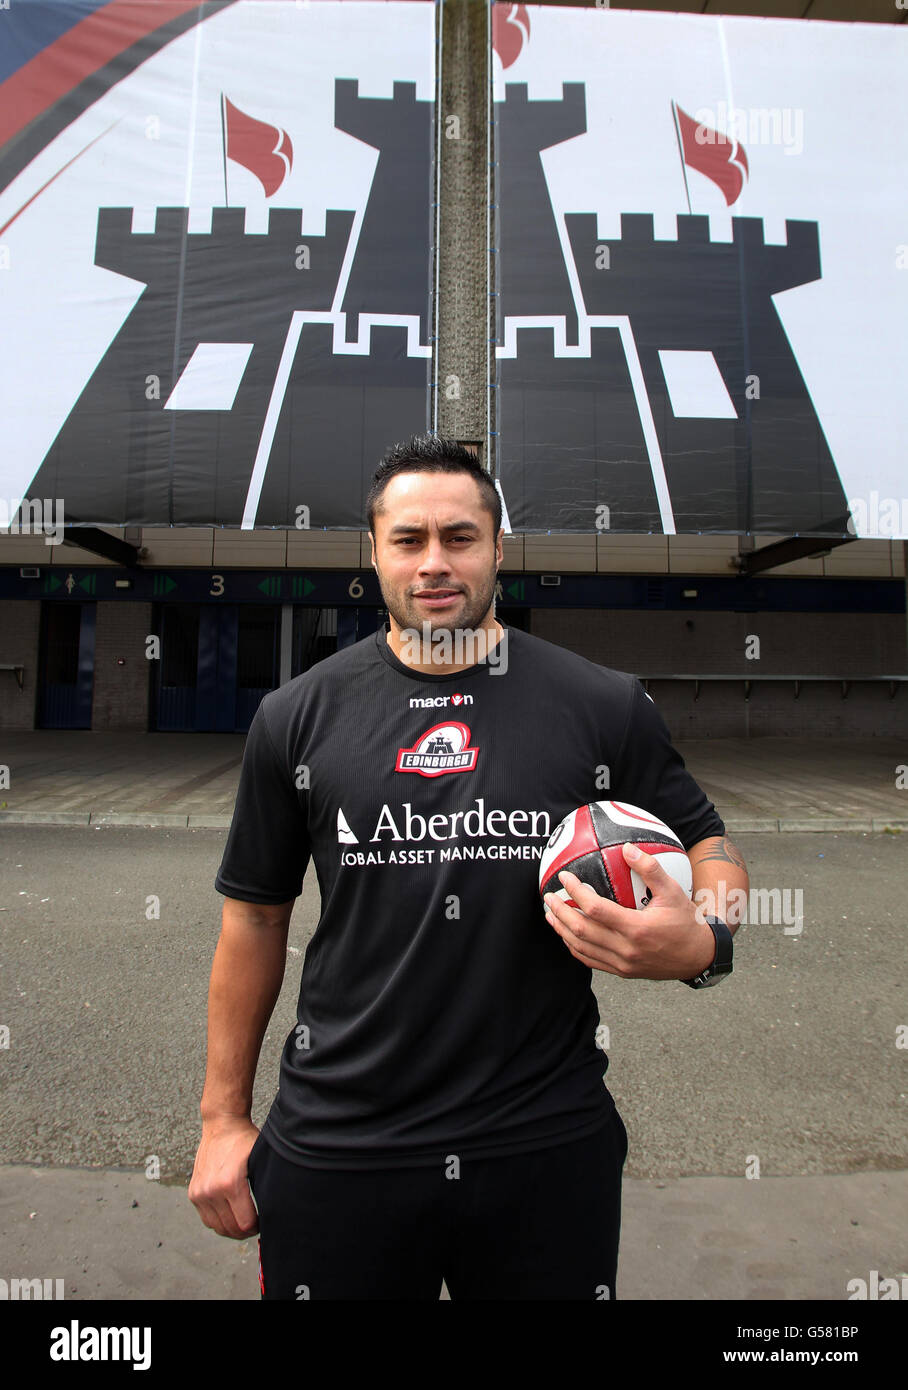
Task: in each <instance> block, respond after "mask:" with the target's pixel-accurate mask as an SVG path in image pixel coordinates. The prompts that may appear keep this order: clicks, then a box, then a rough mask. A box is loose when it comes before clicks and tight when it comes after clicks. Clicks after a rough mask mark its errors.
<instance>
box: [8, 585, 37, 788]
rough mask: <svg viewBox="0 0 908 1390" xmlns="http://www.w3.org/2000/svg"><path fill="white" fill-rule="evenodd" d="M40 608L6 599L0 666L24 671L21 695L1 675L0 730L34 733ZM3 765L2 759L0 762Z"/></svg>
mask: <svg viewBox="0 0 908 1390" xmlns="http://www.w3.org/2000/svg"><path fill="white" fill-rule="evenodd" d="M40 629H41V605H40V604H39V603H32V602H30V601H29V600H27V599H7V600H6V602H5V603H4V604H3V606H2V617H0V664H2V663H14V664H16V665H23V666H24V667H25V676H24V685H23V688H22V690H21V691H20V689H19V687H18V685H17V684H16V677H15V675H14V673H13V672H12V671H0V729H33V728H34V727H35V699H36V696H37V691H38V639H39V634H40ZM0 761H2V758H0Z"/></svg>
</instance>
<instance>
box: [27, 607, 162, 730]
mask: <svg viewBox="0 0 908 1390" xmlns="http://www.w3.org/2000/svg"><path fill="white" fill-rule="evenodd" d="M35 606H36V607H37V605H35ZM150 631H151V604H150V603H99V604H98V609H97V625H96V628H95V687H94V698H93V700H92V711H91V727H92V728H93V729H147V728H148V693H149V688H150V679H151V662H150V661H148V660H147V659H146V656H145V638H146V637H147V635H148V634H149V632H150ZM118 657H124V658H125V662H126V664H125V666H118V665H117V658H118Z"/></svg>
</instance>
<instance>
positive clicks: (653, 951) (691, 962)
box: [545, 844, 716, 980]
mask: <svg viewBox="0 0 908 1390" xmlns="http://www.w3.org/2000/svg"><path fill="white" fill-rule="evenodd" d="M635 854H636V856H637V857H636V858H635V857H634V855H635ZM624 858H625V861H626V862H627V863H628V864H629V865H631V866H632V867H633V869H634V871H635V872H636V873H638V874H639V875H640V877H641V878H642V879H643V880H644V882H645V883H646V886H647V888H648V889H649V890H650V892H651V893H652V899H651V901H650V902H649V904H648V905H647V907H645V908H643V909H642V910H638V909H637V908H632V907H619V906H618V904H617V903H613V902H611V901H610V899H608V898H602V897H600V896H599V894H598V893H597V892H596V890H595V888H591V887H590V886H589V884H587V883H583V882H582V881H581V880H580V879H579V878H578V877H577V875H576V874H572V873H568V872H567V870H565V871H564V873H561V874H559V875H558V877H559V878H560V880H561V882H562V883H563V884H564V887H565V888H566V889H567V890H568V892H569V893H570V895H571V897H572V899H573V900H574V902H575V903H576V904H577V908H573V907H568V906H567V904H566V903H564V902H562V901H561V899H560V898H557V897H555V895H554V894H553V893H546V895H545V903H546V908H547V910H546V920H547V921H548V922H549V923H550V924H551V926H553V927H554V929H555V931H557V933H558V935H559V936H560V937H561V939H562V941H564V943H565V944H566V945H567V947H568V948H569V950H570V952H571V955H572V956H574V957H575V958H576V959H577V960H579V961H580V962H581V964H583V965H588V966H589V967H590V968H591V969H592V970H606V971H608V973H609V974H610V975H620V976H621V977H622V978H623V979H626V980H689V979H692V978H693V977H694V975H698V974H699V973H700V971H701V970H705V969H706V967H707V966H708V965H711V964H712V962H713V960H714V959H715V955H716V940H715V937H714V936H713V933H712V929H711V928H710V926H709V924H708V923H707V922H705V921H704V920H703V917H702V915H701V916H700V917H698V916H697V908H696V905H695V904H694V903H693V902H692V901H691V899H690V898H689V897H688V896H687V894H686V893H685V891H684V889H683V888H682V887H681V885H680V883H677V882H676V881H675V880H674V879H673V878H672V877H671V875H670V874H667V873H666V872H665V870H664V869H663V867H662V865H661V864H660V863H659V861H658V860H657V859H656V858H654V856H653V855H651V854H644V853H643V851H642V850H637V849H636V847H635V846H634V845H630V844H626V845H625V846H624ZM578 908H579V909H580V910H579V911H578Z"/></svg>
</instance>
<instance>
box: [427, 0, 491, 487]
mask: <svg viewBox="0 0 908 1390" xmlns="http://www.w3.org/2000/svg"><path fill="white" fill-rule="evenodd" d="M488 25H489V16H488V7H487V5H486V4H485V2H484V0H444V4H443V5H442V6H441V30H442V33H441V50H440V84H439V97H440V100H439V111H438V146H437V151H436V153H437V162H438V169H437V187H436V197H437V200H438V204H439V207H438V214H439V216H438V229H437V237H438V247H437V251H436V254H437V255H438V256H439V262H438V281H437V296H438V297H437V306H436V308H437V327H436V333H437V335H438V338H437V342H436V370H437V383H438V392H437V414H436V419H435V420H433V422H432V424H433V428H435V429H437V430H438V432H439V433H440V434H444V435H450V436H453V437H454V438H455V439H460V440H463V441H470V442H476V443H479V444H481V446H482V447H481V450H480V457H481V459H482V462H483V463H486V464H487V463H488V456H487V451H486V444H487V433H486V431H487V410H488V397H489V386H488V383H489V357H490V352H491V353H494V345H492V344H490V343H489V342H488V341H487V340H488V338H489V337H491V336H492V334H493V333H494V328H489V329H487V327H486V326H487V324H488V323H489V322H490V317H489V304H490V299H489V284H488V247H489V244H490V243H489V240H488V235H489V233H488V226H487V220H488V201H489V200H488V193H487V189H488V172H489V162H488V161H489V158H490V155H489V149H488V143H489V116H490V112H489V61H490V51H489V34H488ZM493 201H494V199H493ZM491 302H492V303H494V301H491ZM492 368H493V370H494V358H493V359H492ZM492 428H493V429H494V428H495V426H494V424H493V425H492Z"/></svg>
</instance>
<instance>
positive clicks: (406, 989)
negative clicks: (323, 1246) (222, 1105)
mask: <svg viewBox="0 0 908 1390" xmlns="http://www.w3.org/2000/svg"><path fill="white" fill-rule="evenodd" d="M505 633H506V637H505V639H504V640H505V642H506V646H505V647H504V648H503V649H493V650H492V653H491V655H490V657H489V659H488V660H487V661H483V662H479V663H477V664H476V665H473V666H471V667H469V668H468V669H467V670H464V671H459V672H456V673H455V674H453V675H450V674H441V673H440V674H437V675H436V674H434V673H431V672H427V673H423V672H418V671H413V670H411V669H410V668H409V667H408V666H406V665H405V664H404V663H403V662H401V661H399V660H398V658H397V657H396V656H395V655H394V653H393V652H392V651H391V648H390V647H389V646H388V644H387V640H386V629H384V628H380V629H379V630H378V631H377V632H376V633H374V634H372V635H370V636H369V637H366V638H363V640H362V641H360V642H357V643H355V644H354V645H352V646H349V647H346V648H344V649H342V650H341V651H339V652H337V653H336V654H335V655H333V656H330V657H328V658H326V659H325V660H323V661H321V662H319V663H318V664H317V665H316V666H314V667H312V668H311V670H309V671H307V672H306V673H305V674H304V675H302V676H298V677H296V679H294V680H292V681H290V682H288V684H286V685H284V686H282V687H281V688H280V689H278V690H275V691H273V692H271V693H270V694H269V695H266V696H265V698H264V699H263V701H262V703H261V705H260V706H259V709H258V711H257V713H256V715H255V718H254V719H253V721H252V724H251V726H250V729H249V734H248V737H247V742H246V748H245V754H244V757H243V767H242V773H241V776H240V782H239V788H238V791H237V799H236V807H235V810H234V815H233V822H232V824H231V828H230V833H229V836H228V839H227V845H226V848H225V851H224V857H223V860H222V862H221V866H220V870H219V872H218V875H217V878H216V880H215V886H216V888H217V889H218V891H219V892H221V893H223V894H225V895H227V896H228V897H231V898H239V899H243V900H246V901H249V902H257V903H283V902H289V901H290V900H291V899H293V898H295V897H297V896H298V895H299V893H300V892H301V891H302V883H303V875H304V874H305V872H306V868H307V865H308V863H309V860H310V857H311V858H312V859H314V861H315V868H316V873H317V875H318V883H319V888H320V890H321V916H320V918H319V922H318V926H317V928H316V931H315V934H314V936H313V937H312V939H311V941H310V942H309V945H308V947H307V950H306V956H305V962H304V967H303V974H302V981H301V986H300V996H299V1006H298V1014H297V1018H298V1023H297V1026H296V1027H295V1028H294V1029H293V1030H292V1031H291V1033H290V1036H289V1037H288V1039H287V1042H286V1045H285V1047H284V1051H283V1055H282V1058H281V1070H280V1087H279V1091H278V1094H277V1096H276V1098H275V1101H274V1104H273V1106H272V1108H271V1111H270V1113H269V1115H268V1118H267V1120H266V1122H265V1124H264V1126H263V1135H264V1137H265V1138H266V1139H267V1141H268V1142H269V1143H270V1144H271V1145H272V1146H273V1147H274V1148H275V1149H276V1150H277V1151H278V1153H280V1154H282V1155H283V1156H284V1157H286V1158H287V1159H289V1160H291V1161H292V1162H296V1163H299V1164H303V1165H304V1166H312V1167H323V1168H365V1167H402V1166H409V1165H414V1166H424V1165H429V1164H435V1163H438V1162H441V1161H444V1159H445V1156H446V1155H448V1154H451V1153H456V1154H458V1155H472V1156H474V1157H477V1158H478V1157H490V1156H495V1155H503V1154H511V1153H519V1152H523V1151H528V1150H531V1149H539V1148H545V1147H547V1146H548V1145H550V1144H557V1143H566V1142H569V1141H570V1140H572V1139H579V1138H581V1137H583V1136H584V1135H586V1134H589V1133H592V1132H593V1131H594V1130H595V1129H598V1128H599V1127H600V1126H601V1125H602V1124H603V1123H604V1122H605V1120H606V1119H607V1118H608V1116H609V1114H610V1113H611V1110H612V1108H613V1105H614V1102H613V1100H612V1097H611V1095H610V1093H609V1091H608V1090H607V1088H606V1086H605V1085H604V1083H603V1075H604V1073H605V1071H606V1068H607V1067H608V1058H607V1057H606V1055H605V1053H604V1052H603V1051H602V1050H601V1049H600V1048H599V1046H598V1045H597V1042H596V1029H597V1027H598V1025H599V1013H598V1008H597V1004H596V999H595V996H594V995H593V992H592V989H591V987H590V986H591V980H592V971H591V970H590V969H589V968H588V967H587V966H585V965H582V964H581V963H580V962H579V961H577V960H575V958H574V957H573V956H572V955H571V953H570V952H569V951H568V950H567V948H566V947H565V945H564V943H563V941H562V940H561V938H560V937H559V936H558V934H557V932H556V931H555V930H554V928H552V927H551V926H550V925H549V924H548V922H547V921H546V920H545V916H544V909H543V904H542V901H541V899H540V897H539V890H538V876H539V860H540V856H541V854H542V850H543V847H544V846H545V843H546V840H547V839H548V837H549V834H550V833H551V831H552V830H553V829H554V828H555V826H556V825H557V824H558V822H559V821H560V820H561V819H562V817H563V816H565V815H567V813H568V812H569V811H572V810H574V809H575V808H576V807H578V806H581V805H584V804H585V803H587V802H590V801H597V800H610V799H615V800H618V801H626V802H630V803H632V804H634V805H637V806H642V807H644V808H645V809H646V810H648V811H652V812H653V813H654V814H656V815H657V816H659V817H661V819H662V820H664V821H665V822H666V823H667V824H668V825H669V826H671V828H672V829H673V830H674V831H675V833H676V834H677V835H678V837H679V839H680V840H681V842H682V844H683V845H684V847H685V849H689V848H690V846H691V845H693V844H695V843H696V842H697V841H698V840H702V839H704V838H705V837H707V836H711V835H722V834H724V832H725V827H724V825H723V823H722V821H721V819H720V818H719V816H718V815H717V813H716V809H715V807H714V805H713V803H712V802H711V801H709V800H708V799H707V797H706V796H705V794H704V792H703V791H702V790H701V788H700V787H699V786H698V785H697V783H696V782H695V781H694V779H693V778H692V777H691V775H690V773H688V772H687V771H686V769H685V766H684V762H683V760H682V758H681V756H680V754H679V753H678V752H677V751H676V750H675V749H674V748H673V747H672V745H671V741H670V737H669V734H668V730H667V729H666V726H665V723H664V721H663V720H662V718H661V716H660V714H659V712H658V711H657V709H656V707H655V705H654V704H653V702H652V700H651V699H650V698H649V696H648V695H647V694H646V693H645V692H644V689H643V686H642V685H641V684H640V682H639V680H637V678H636V677H635V676H632V675H629V674H627V673H626V672H623V671H614V670H611V669H609V668H608V667H604V666H598V665H596V664H594V663H593V662H591V661H587V660H586V659H585V658H584V657H581V656H578V655H576V654H575V653H573V652H570V651H566V650H564V649H563V648H561V647H558V646H555V645H554V644H553V643H550V642H545V641H543V640H541V639H540V638H538V637H532V636H530V635H529V634H528V633H525V632H522V631H520V630H519V629H516V628H511V627H505ZM496 650H497V655H496ZM502 652H503V654H502ZM439 670H440V672H443V670H444V668H443V667H442V668H439ZM604 769H607V773H606V772H604Z"/></svg>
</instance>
